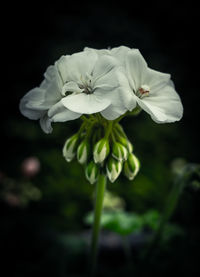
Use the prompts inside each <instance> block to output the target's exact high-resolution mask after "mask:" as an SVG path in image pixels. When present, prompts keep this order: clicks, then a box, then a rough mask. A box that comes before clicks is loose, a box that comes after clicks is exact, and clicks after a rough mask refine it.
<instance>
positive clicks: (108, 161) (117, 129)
mask: <svg viewBox="0 0 200 277" xmlns="http://www.w3.org/2000/svg"><path fill="white" fill-rule="evenodd" d="M102 127H103V128H102ZM63 156H64V158H65V159H66V161H67V162H70V161H72V159H74V158H75V157H76V158H77V161H78V162H79V163H80V164H82V165H84V167H85V176H86V178H87V180H88V181H89V182H90V183H91V184H94V183H95V182H96V181H97V179H98V176H99V174H100V173H103V174H105V175H107V177H108V179H109V180H110V182H112V183H113V182H114V181H115V180H116V179H117V178H118V177H119V175H120V173H121V172H123V173H124V175H125V176H126V177H127V178H128V179H129V180H133V179H134V177H135V176H136V174H137V173H138V171H139V168H140V163H139V160H138V159H137V157H136V156H135V155H134V154H133V145H132V144H131V142H130V141H129V140H128V138H127V136H126V134H125V133H124V130H123V128H122V127H121V125H120V124H119V123H117V122H116V123H115V122H114V121H112V122H111V121H110V122H109V121H106V120H105V119H103V118H101V120H94V119H92V120H87V122H84V123H83V125H82V126H81V128H80V130H79V132H78V133H76V134H74V135H73V136H72V137H70V138H69V139H67V140H66V142H65V144H64V147H63Z"/></svg>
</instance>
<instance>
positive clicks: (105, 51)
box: [83, 47, 110, 56]
mask: <svg viewBox="0 0 200 277" xmlns="http://www.w3.org/2000/svg"><path fill="white" fill-rule="evenodd" d="M83 50H84V51H94V52H96V53H97V54H98V55H99V56H101V55H110V49H95V48H90V47H85V48H84V49H83Z"/></svg>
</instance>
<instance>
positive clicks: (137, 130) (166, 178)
mask: <svg viewBox="0 0 200 277" xmlns="http://www.w3.org/2000/svg"><path fill="white" fill-rule="evenodd" d="M1 14H2V17H1V20H2V23H1V27H2V42H1V44H2V46H3V50H2V52H1V56H2V61H3V63H2V73H3V76H2V77H3V79H2V83H1V84H2V87H1V109H0V115H1V160H0V162H1V164H0V171H1V175H2V176H6V177H8V178H11V179H13V180H15V182H16V183H20V182H22V179H23V178H22V176H21V172H20V164H21V162H22V161H23V159H25V158H26V157H29V156H37V157H38V158H39V160H40V162H41V171H40V173H39V175H38V176H37V177H35V179H34V180H33V181H32V182H33V183H34V185H35V186H36V187H37V188H39V189H40V190H41V193H42V195H43V197H42V199H41V200H39V201H35V202H34V201H32V200H30V201H29V203H28V204H27V205H26V207H23V208H22V207H13V206H12V205H11V206H9V203H5V201H4V199H3V198H2V199H1V206H2V209H1V213H2V216H1V226H2V228H1V229H2V235H1V238H2V241H3V248H2V249H3V253H4V261H3V264H4V265H5V264H7V263H8V265H10V267H7V266H6V270H7V272H8V275H9V273H10V272H11V271H12V270H13V272H14V275H13V276H27V274H28V275H29V276H35V274H37V275H41V274H44V275H45V274H46V275H47V274H48V275H49V274H51V273H52V276H65V274H64V273H59V269H60V268H61V266H60V263H62V262H60V260H59V259H58V256H59V255H61V256H62V254H61V252H62V251H63V252H62V253H64V252H65V248H64V246H63V244H62V242H60V244H61V246H59V247H61V248H62V247H63V249H62V251H61V250H60V248H59V247H58V248H56V250H55V249H54V247H55V243H54V238H55V237H57V236H58V233H59V234H60V232H61V233H62V234H63V233H68V232H69V233H70V232H81V230H83V229H84V228H86V227H85V225H84V224H83V220H82V218H83V216H84V215H85V214H86V213H87V212H88V211H89V210H91V209H92V201H91V198H92V192H93V188H92V187H91V186H89V185H88V184H87V182H86V181H85V179H84V173H83V170H82V168H81V167H80V166H79V165H77V164H76V162H73V163H71V164H66V163H65V161H64V160H63V158H62V155H61V148H62V146H63V143H64V141H65V139H66V138H67V137H69V136H70V135H72V134H73V133H74V132H76V131H77V130H78V127H79V124H80V122H79V121H78V120H77V121H74V122H69V123H62V124H59V123H58V124H56V125H55V126H54V127H55V128H54V131H53V133H52V134H51V135H46V134H43V133H42V131H41V129H40V127H39V124H38V123H37V122H34V121H29V120H28V119H26V118H24V117H23V116H22V115H21V114H20V112H19V109H18V104H19V100H20V98H21V97H22V96H23V95H24V94H25V93H26V92H27V91H29V90H30V89H31V88H33V87H35V86H37V85H39V83H40V82H41V81H42V79H43V73H44V72H45V70H46V68H47V66H49V65H50V64H53V63H54V62H55V61H56V60H57V59H58V58H59V57H60V56H61V55H64V54H72V53H75V52H78V51H81V50H82V49H83V48H84V47H85V46H88V47H94V48H98V49H101V48H107V47H115V46H120V45H126V46H129V47H131V48H138V49H139V50H140V51H141V53H142V54H143V56H144V58H145V59H146V61H147V62H148V64H149V66H150V67H151V68H153V69H155V70H159V71H162V72H166V73H170V74H171V75H172V79H173V81H174V83H175V87H176V90H177V92H178V93H179V95H180V97H181V99H182V102H183V106H184V117H183V119H182V120H181V121H180V122H178V123H174V124H165V125H157V124H155V123H154V122H153V121H152V120H151V119H150V118H149V116H148V115H147V114H145V113H142V114H141V115H140V116H139V117H138V119H134V121H132V120H131V121H130V120H128V119H124V121H123V125H124V128H125V129H126V131H127V134H128V135H129V137H130V139H131V140H132V141H133V142H134V145H135V151H136V154H137V155H138V157H139V158H140V159H141V162H142V169H141V173H140V175H139V176H138V177H137V179H136V181H135V185H134V186H133V185H130V184H129V183H128V182H127V181H125V180H124V179H123V178H122V180H121V183H120V181H118V182H117V183H116V185H112V186H111V185H109V189H110V190H111V191H114V192H115V193H117V194H118V195H120V196H121V197H123V198H124V199H125V201H126V204H127V209H128V210H135V211H137V212H144V211H146V210H147V209H149V208H156V209H158V210H162V207H163V203H164V200H165V198H166V195H167V192H168V191H169V187H170V184H171V183H172V179H173V178H172V176H171V173H170V172H171V171H170V165H171V162H172V161H173V160H174V159H176V158H180V157H181V158H183V159H185V160H186V162H189V163H190V162H192V163H199V140H200V137H199V134H198V131H199V100H200V97H199V95H200V94H199V86H200V85H199V63H198V59H199V41H198V36H199V19H198V9H197V7H196V6H195V5H194V3H192V2H191V1H190V2H187V3H184V2H181V3H180V4H178V3H177V2H176V3H174V1H152V2H148V3H146V2H142V3H140V4H139V3H138V2H133V1H131V3H127V2H119V3H116V2H107V3H103V2H95V1H94V2H93V3H89V2H84V1H82V2H81V3H78V2H76V1H72V2H67V1H66V2H64V3H62V2H58V3H56V2H53V4H52V3H50V2H49V3H48V4H47V5H45V6H44V5H42V4H40V5H36V4H35V3H31V2H30V3H29V2H27V3H26V4H23V5H20V4H19V3H18V4H17V5H14V4H12V3H11V2H10V3H8V4H7V6H6V7H4V8H3V9H2V11H1ZM66 179H67V181H66ZM80 180H81V184H80ZM199 199H200V198H199V193H198V192H195V193H194V192H192V193H191V192H186V193H185V195H183V199H182V200H181V202H180V205H179V207H178V210H177V212H176V215H175V216H174V220H175V222H178V223H179V224H182V226H183V228H185V230H186V232H187V235H188V237H187V238H189V239H187V242H185V244H184V243H183V242H180V245H179V248H178V249H176V250H177V252H176V251H175V248H172V250H171V252H170V255H172V253H174V252H175V253H174V256H173V258H172V260H173V262H172V264H169V265H166V264H164V265H163V268H159V270H160V272H159V273H160V274H161V272H163V270H164V271H165V272H168V273H169V272H170V273H171V272H172V271H173V270H176V271H175V272H177V273H178V274H182V273H184V272H187V273H191V274H193V275H191V276H195V274H196V273H197V270H198V262H197V260H198V249H199V229H198V220H199V213H198V211H199V208H200V206H199ZM60 241H61V240H60ZM60 244H59V245H60ZM52 245H53V246H52ZM56 245H57V244H56ZM49 249H50V250H51V251H52V254H51V255H50V257H49V256H48V255H47V252H48V253H49V251H50V250H49ZM52 249H53V250H52ZM56 251H58V254H57V252H56ZM59 251H61V252H59ZM70 251H72V250H68V252H70ZM170 255H169V256H167V258H166V259H168V260H169V259H170V258H169V257H171V256H170ZM71 256H73V255H71ZM71 256H70V257H71ZM62 257H64V258H63V260H65V256H64V254H63V256H62ZM175 257H176V258H175ZM79 258H80V257H79ZM66 259H67V258H66ZM68 259H70V258H69V257H68ZM58 260H59V261H58ZM75 260H76V259H75ZM52 264H56V266H55V267H54V266H53V265H52ZM72 264H73V263H72ZM174 268H176V269H174ZM70 270H71V271H73V267H72V269H70ZM167 270H168V271H167ZM71 271H70V272H71ZM154 271H155V272H156V270H155V268H154ZM154 271H153V269H152V272H154ZM60 272H61V271H60ZM155 272H154V273H155ZM79 273H80V272H79ZM23 274H24V275H23ZM59 274H60V275H59ZM62 274H64V275H62ZM152 274H153V273H152ZM8 275H4V276H8ZM66 276H68V275H66ZM70 276H75V275H73V274H72V275H70ZM77 276H79V275H77ZM80 276H81V275H80ZM86 276H87V275H86Z"/></svg>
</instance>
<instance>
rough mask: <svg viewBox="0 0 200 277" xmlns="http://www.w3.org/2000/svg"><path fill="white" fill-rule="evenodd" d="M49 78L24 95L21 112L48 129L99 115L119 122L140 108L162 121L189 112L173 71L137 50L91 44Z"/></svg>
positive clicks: (47, 75) (57, 64) (49, 70)
mask: <svg viewBox="0 0 200 277" xmlns="http://www.w3.org/2000/svg"><path fill="white" fill-rule="evenodd" d="M44 77H45V79H44V81H43V82H42V83H41V85H40V86H39V87H36V88H34V89H32V90H31V91H29V92H28V93H27V94H26V95H25V96H24V97H23V98H22V99H21V102H20V111H21V113H22V114H23V115H24V116H26V117H28V118H29V119H34V120H38V119H39V120H40V125H41V127H42V129H43V131H44V132H45V133H50V132H51V131H52V126H51V123H52V122H65V121H69V120H73V119H77V118H79V117H80V116H81V115H83V114H94V113H100V114H101V116H102V117H104V118H105V119H107V120H114V119H116V118H118V117H119V116H121V115H123V114H125V113H126V112H127V111H132V110H133V109H135V108H136V107H138V106H139V107H140V108H141V109H143V110H145V111H146V112H147V113H149V114H150V116H151V118H152V119H153V120H154V121H155V122H157V123H165V122H174V121H177V120H180V119H181V117H182V114H183V107H182V104H181V100H180V98H179V96H178V94H177V93H176V91H175V89H174V86H173V83H172V81H171V80H170V75H169V74H165V73H161V72H158V71H155V70H152V69H150V68H149V67H148V66H147V64H146V62H145V60H144V58H143V57H142V55H141V54H140V52H139V50H137V49H130V48H128V47H125V46H120V47H116V48H113V49H104V50H96V49H92V48H85V49H84V51H82V52H79V53H76V54H73V55H66V56H62V57H61V58H60V59H59V60H58V61H56V62H55V64H54V65H53V66H49V67H48V68H47V71H46V73H45V74H44Z"/></svg>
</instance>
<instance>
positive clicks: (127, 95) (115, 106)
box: [94, 68, 136, 120]
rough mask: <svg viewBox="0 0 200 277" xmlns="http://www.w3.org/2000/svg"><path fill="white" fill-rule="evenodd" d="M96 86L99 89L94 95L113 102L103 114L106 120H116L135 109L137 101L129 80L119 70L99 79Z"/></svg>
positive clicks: (96, 89) (114, 70)
mask: <svg viewBox="0 0 200 277" xmlns="http://www.w3.org/2000/svg"><path fill="white" fill-rule="evenodd" d="M96 84H97V85H96ZM104 84H106V85H104ZM95 86H97V88H95V91H94V94H95V95H97V96H98V97H101V98H103V99H108V100H109V101H110V102H111V105H110V106H109V107H108V108H106V109H105V110H103V111H102V112H101V114H102V116H103V117H105V118H106V119H108V120H114V119H116V118H117V117H119V116H120V115H122V114H124V113H125V112H126V111H127V110H128V109H129V110H132V109H133V108H135V106H136V101H135V98H134V97H133V92H132V90H131V89H130V86H129V84H128V80H127V79H126V77H125V76H124V74H123V73H122V72H121V71H120V70H119V69H118V68H115V69H113V70H111V71H110V72H109V73H108V74H106V75H104V76H102V77H101V78H99V79H98V81H97V82H96V83H95Z"/></svg>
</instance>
